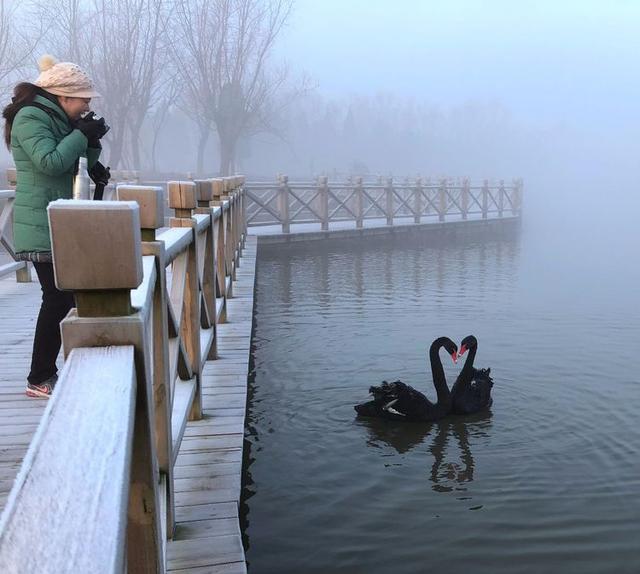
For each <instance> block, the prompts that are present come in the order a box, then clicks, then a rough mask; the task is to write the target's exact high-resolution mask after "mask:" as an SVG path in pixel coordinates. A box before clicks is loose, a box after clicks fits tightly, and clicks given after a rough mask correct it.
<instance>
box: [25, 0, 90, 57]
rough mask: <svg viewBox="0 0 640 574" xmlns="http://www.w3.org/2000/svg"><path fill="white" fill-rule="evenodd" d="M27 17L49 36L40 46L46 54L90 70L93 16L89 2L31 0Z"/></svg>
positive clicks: (79, 0) (76, 0) (78, 0)
mask: <svg viewBox="0 0 640 574" xmlns="http://www.w3.org/2000/svg"><path fill="white" fill-rule="evenodd" d="M28 13H29V14H30V15H31V16H32V18H31V21H32V22H37V23H39V25H40V26H42V25H46V28H47V31H46V36H45V37H44V38H43V41H42V42H40V44H41V45H39V47H40V48H42V49H43V51H44V52H47V53H51V54H53V55H55V57H56V58H59V59H60V61H67V62H76V63H77V64H79V65H80V66H83V67H86V66H87V64H88V63H89V60H88V45H89V23H90V21H91V19H92V17H93V15H94V13H93V12H92V11H91V10H90V9H89V7H87V5H86V2H83V1H82V0H58V1H57V2H48V1H47V0H32V1H31V3H30V9H29V10H28ZM34 44H36V43H35V42H34Z"/></svg>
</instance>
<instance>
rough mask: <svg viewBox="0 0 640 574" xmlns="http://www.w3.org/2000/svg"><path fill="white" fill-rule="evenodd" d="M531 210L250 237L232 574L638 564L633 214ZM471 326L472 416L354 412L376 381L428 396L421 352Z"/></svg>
mask: <svg viewBox="0 0 640 574" xmlns="http://www.w3.org/2000/svg"><path fill="white" fill-rule="evenodd" d="M532 220H535V218H533V217H531V218H530V219H529V220H525V224H524V226H523V229H522V232H521V233H520V234H518V235H516V236H511V237H502V238H496V237H493V238H483V239H475V240H473V239H471V240H464V241H446V242H442V243H439V244H435V245H434V242H433V241H432V240H431V239H429V240H426V241H424V240H418V241H413V242H410V243H409V244H407V242H406V241H403V242H402V244H400V243H398V242H395V243H386V244H385V243H383V244H377V245H363V244H362V243H350V244H342V245H340V246H334V247H331V248H329V249H325V248H319V247H318V246H317V245H316V246H310V245H296V246H291V247H286V246H277V247H276V248H271V247H270V248H269V249H263V250H262V251H261V253H260V257H259V266H258V278H257V303H256V328H255V334H254V336H255V339H254V352H253V358H254V367H255V379H254V380H253V381H252V393H251V397H250V412H249V421H248V425H249V426H248V431H247V441H248V445H247V446H248V447H249V448H250V459H249V465H248V468H247V471H248V472H247V475H246V479H247V485H246V487H245V491H244V498H245V499H244V505H243V506H244V510H245V512H246V513H247V515H246V525H245V526H246V527H245V538H246V540H245V542H246V543H247V544H248V552H247V558H248V560H249V564H250V572H252V573H254V574H267V573H268V574H276V573H278V574H280V573H281V574H286V573H300V574H314V573H318V574H320V573H323V574H326V573H366V574H378V573H380V574H382V573H384V574H386V573H393V574H402V573H411V574H413V573H416V574H419V573H423V572H436V571H439V572H447V573H458V572H467V571H471V570H472V571H474V572H475V573H488V574H499V573H502V572H504V573H509V574H518V573H527V574H529V573H531V574H537V573H540V572H547V573H549V572H551V573H556V572H557V573H573V572H576V573H581V574H589V573H593V574H606V573H611V574H624V573H629V574H635V573H637V572H640V496H639V495H640V421H639V416H638V415H639V413H640V392H639V385H640V382H639V377H638V368H637V365H638V361H637V358H636V357H637V353H638V349H639V348H640V328H639V326H638V325H639V323H638V320H639V319H640V306H639V305H638V296H637V293H638V285H639V284H640V272H639V271H638V267H639V266H638V259H637V254H634V253H633V242H634V240H636V239H637V237H636V235H637V234H636V232H635V228H634V225H635V224H634V222H633V221H632V218H631V217H629V218H628V219H624V217H623V218H622V219H621V220H620V223H619V224H618V225H616V226H615V231H614V232H613V235H608V236H604V235H603V231H604V230H611V229H612V227H611V226H605V225H604V224H603V223H602V221H599V220H597V218H594V219H593V220H592V221H590V220H589V219H588V218H584V220H583V221H582V222H581V224H580V225H577V226H575V228H574V229H572V230H571V231H569V230H568V229H567V225H566V221H564V220H563V217H562V216H559V217H557V218H556V220H555V221H549V220H547V221H545V224H544V226H543V225H540V223H539V221H538V223H536V221H532ZM470 333H473V334H475V335H476V336H477V337H478V340H479V348H478V356H477V359H476V365H477V366H479V367H487V366H490V367H491V368H492V375H493V376H494V381H495V386H494V393H493V396H494V405H493V407H492V410H491V412H490V413H486V414H484V415H482V416H475V417H470V418H450V419H445V420H443V421H442V422H439V423H435V424H424V425H421V424H416V425H406V424H405V425H402V424H393V423H388V422H384V421H373V422H371V421H367V420H364V419H358V418H356V416H355V412H354V411H353V405H354V404H355V403H357V402H362V401H364V400H365V399H367V389H368V387H369V386H370V385H371V384H378V383H379V382H380V381H382V380H383V379H394V378H401V379H402V380H403V381H405V382H407V383H409V384H411V385H413V386H415V387H417V388H418V389H420V390H422V391H424V392H426V393H427V395H428V396H430V397H433V396H434V391H433V386H432V383H431V380H430V371H429V366H428V363H427V361H428V359H427V356H426V351H427V349H428V347H429V344H430V343H431V341H432V340H433V339H434V338H436V337H438V336H440V335H447V336H449V337H451V338H452V339H454V340H455V341H457V342H459V341H460V340H461V339H462V338H463V337H464V336H465V335H468V334H470ZM442 357H443V363H444V364H445V368H446V372H447V379H448V381H449V383H450V384H451V383H452V382H453V380H454V379H455V376H456V373H457V371H458V370H459V368H460V366H457V367H455V366H453V365H452V364H451V361H450V360H448V357H447V356H446V354H445V353H442Z"/></svg>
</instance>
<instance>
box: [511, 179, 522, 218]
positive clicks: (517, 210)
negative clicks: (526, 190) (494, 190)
mask: <svg viewBox="0 0 640 574" xmlns="http://www.w3.org/2000/svg"><path fill="white" fill-rule="evenodd" d="M511 201H512V204H513V208H512V210H511V214H512V215H520V214H521V212H522V179H520V178H518V179H514V180H513V197H512V199H511Z"/></svg>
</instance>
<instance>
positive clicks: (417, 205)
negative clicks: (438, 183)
mask: <svg viewBox="0 0 640 574" xmlns="http://www.w3.org/2000/svg"><path fill="white" fill-rule="evenodd" d="M421 218H422V178H421V177H418V178H417V179H416V185H415V187H414V188H413V222H414V223H420V221H421Z"/></svg>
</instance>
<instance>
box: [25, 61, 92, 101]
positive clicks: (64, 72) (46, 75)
mask: <svg viewBox="0 0 640 574" xmlns="http://www.w3.org/2000/svg"><path fill="white" fill-rule="evenodd" d="M38 67H39V68H40V75H39V76H38V78H37V79H36V81H35V82H34V84H35V85H36V86H39V87H41V88H42V89H43V90H45V91H47V92H49V93H50V94H53V95H54V96H67V97H69V98H99V97H100V94H99V93H98V92H96V91H95V89H94V87H93V82H92V81H91V78H89V76H88V75H87V73H86V72H85V71H84V70H82V68H80V66H78V65H77V64H73V63H72V62H57V61H56V59H55V58H54V57H53V56H49V55H45V56H42V58H40V60H39V61H38Z"/></svg>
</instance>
